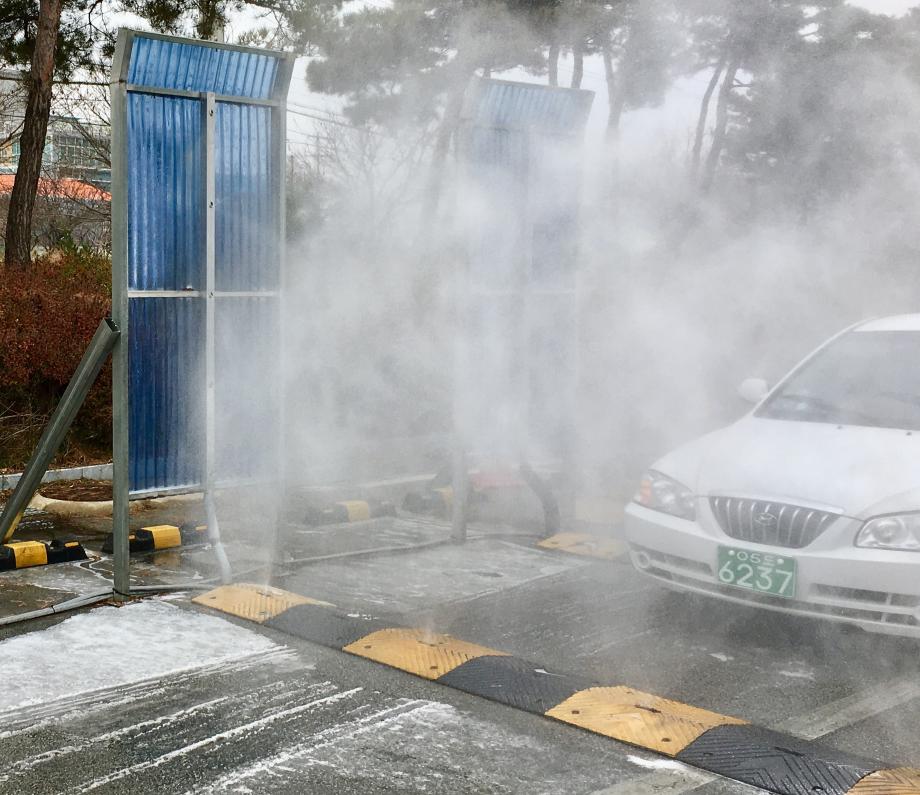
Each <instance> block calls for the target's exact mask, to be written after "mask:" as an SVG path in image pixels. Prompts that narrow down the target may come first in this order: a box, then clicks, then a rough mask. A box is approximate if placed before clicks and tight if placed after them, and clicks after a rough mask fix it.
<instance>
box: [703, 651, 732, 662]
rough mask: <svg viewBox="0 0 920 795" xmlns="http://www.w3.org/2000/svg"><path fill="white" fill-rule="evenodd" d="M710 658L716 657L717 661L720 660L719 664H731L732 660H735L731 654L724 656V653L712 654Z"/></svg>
mask: <svg viewBox="0 0 920 795" xmlns="http://www.w3.org/2000/svg"><path fill="white" fill-rule="evenodd" d="M709 656H710V657H715V658H716V659H717V660H719V662H730V661H731V660H734V659H735V658H734V657H732V656H731V655H730V654H723V653H722V652H718V653H716V652H710V654H709Z"/></svg>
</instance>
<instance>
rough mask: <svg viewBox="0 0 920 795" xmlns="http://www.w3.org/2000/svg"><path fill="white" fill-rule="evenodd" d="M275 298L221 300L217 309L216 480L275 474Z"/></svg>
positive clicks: (277, 393) (277, 386)
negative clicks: (217, 432) (217, 430)
mask: <svg viewBox="0 0 920 795" xmlns="http://www.w3.org/2000/svg"><path fill="white" fill-rule="evenodd" d="M278 300H279V299H278V298H277V297H272V298H261V297H227V296H224V297H221V298H219V299H218V300H217V305H216V317H215V325H216V334H215V339H216V350H215V354H216V362H215V364H216V367H215V372H216V376H217V383H216V389H215V402H216V407H215V417H216V421H217V423H216V424H217V428H218V429H219V431H220V433H219V434H218V436H217V439H216V447H217V450H216V467H217V469H216V475H217V478H218V480H234V479H256V480H265V479H268V478H269V477H270V476H271V475H272V474H274V472H275V464H276V457H275V442H276V440H277V438H278V436H277V430H276V429H277V422H278V412H277V407H278V405H279V397H280V393H281V384H280V380H279V367H278V345H277V343H278V334H279V331H278V324H279V312H278Z"/></svg>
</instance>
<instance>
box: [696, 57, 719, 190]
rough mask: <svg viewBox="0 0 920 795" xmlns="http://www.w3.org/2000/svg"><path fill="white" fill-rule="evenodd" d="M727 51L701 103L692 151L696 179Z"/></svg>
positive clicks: (714, 71)
mask: <svg viewBox="0 0 920 795" xmlns="http://www.w3.org/2000/svg"><path fill="white" fill-rule="evenodd" d="M725 60H726V56H725V53H722V56H721V57H720V58H719V61H718V63H717V64H716V66H715V69H713V71H712V77H710V78H709V84H708V85H707V86H706V91H705V92H704V93H703V100H702V102H701V103H700V115H699V118H698V119H697V120H696V135H695V136H694V138H693V150H692V152H691V153H690V173H691V175H692V177H693V178H694V179H696V175H697V173H698V172H699V170H700V155H701V154H702V152H703V137H704V136H705V135H706V119H707V117H708V116H709V102H710V100H711V99H712V95H713V92H714V91H715V90H716V86H717V85H718V84H719V78H720V77H721V76H722V70H723V69H724V68H725Z"/></svg>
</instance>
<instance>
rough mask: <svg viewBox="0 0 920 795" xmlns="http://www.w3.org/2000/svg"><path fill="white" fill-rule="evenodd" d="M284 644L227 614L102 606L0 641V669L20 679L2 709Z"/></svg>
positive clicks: (155, 604)
mask: <svg viewBox="0 0 920 795" xmlns="http://www.w3.org/2000/svg"><path fill="white" fill-rule="evenodd" d="M278 648H280V647H279V646H278V645H277V644H275V643H272V642H271V641H270V640H268V639H267V638H265V637H263V636H261V635H258V634H257V633H255V632H252V631H250V630H248V629H244V628H242V627H238V626H236V625H235V624H231V623H230V622H228V621H225V620H223V619H221V618H217V617H216V616H209V615H203V614H201V613H195V612H192V611H189V610H185V609H181V608H178V607H176V606H174V605H171V604H167V603H165V602H161V601H154V600H146V601H142V602H134V603H132V604H128V605H125V606H123V607H99V608H96V609H95V610H91V611H90V612H88V613H82V614H80V615H75V616H72V617H70V618H68V619H66V620H65V621H63V622H61V623H60V624H56V625H54V626H51V627H49V628H47V629H45V630H42V631H37V632H36V631H33V632H29V633H27V634H24V635H19V636H16V637H13V638H9V639H7V640H4V641H0V670H2V671H3V673H4V678H5V680H6V681H7V682H15V683H16V687H14V688H10V689H9V692H8V694H7V698H6V699H5V702H6V703H5V704H4V706H3V709H2V710H0V715H2V714H3V712H8V711H10V710H13V709H18V708H20V707H24V706H31V705H34V704H41V703H45V702H52V701H57V700H59V699H62V698H65V697H72V696H74V695H77V694H80V693H87V692H92V691H94V690H100V689H103V688H112V687H118V686H120V685H127V684H131V683H133V682H138V681H141V680H144V679H150V678H154V677H161V676H165V675H167V674H172V673H176V672H180V671H185V670H191V669H195V668H200V667H202V666H205V665H214V664H217V663H223V662H230V661H232V660H235V659H240V658H244V657H249V656H251V655H254V654H259V653H265V652H269V651H272V650H275V649H278Z"/></svg>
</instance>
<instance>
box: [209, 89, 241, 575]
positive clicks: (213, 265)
mask: <svg viewBox="0 0 920 795" xmlns="http://www.w3.org/2000/svg"><path fill="white" fill-rule="evenodd" d="M201 108H202V113H203V114H204V117H203V119H202V130H203V131H204V142H203V146H202V150H203V153H204V219H205V223H204V230H205V237H204V296H205V298H204V300H205V305H204V306H205V312H204V317H205V332H204V346H205V350H204V370H205V443H204V447H205V450H204V468H205V487H204V505H205V511H206V512H207V515H208V539H209V540H210V542H211V546H212V547H213V548H214V555H215V556H216V557H217V565H218V566H219V567H220V578H221V582H223V583H225V584H226V583H229V582H231V581H232V580H233V571H232V569H231V568H230V560H229V559H228V558H227V553H226V551H225V550H224V545H223V544H222V543H221V540H220V526H219V525H218V523H217V506H216V505H215V503H214V490H215V485H216V481H217V473H216V468H217V448H216V445H217V398H216V393H217V349H216V345H217V306H216V303H215V302H216V301H217V298H216V296H215V292H216V290H217V249H216V217H217V208H216V207H215V204H216V201H217V199H216V196H217V187H216V176H215V163H214V149H215V134H214V126H215V123H216V118H215V116H216V114H217V103H216V102H215V98H214V94H213V93H212V92H207V93H205V94H203V95H202V103H201Z"/></svg>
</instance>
